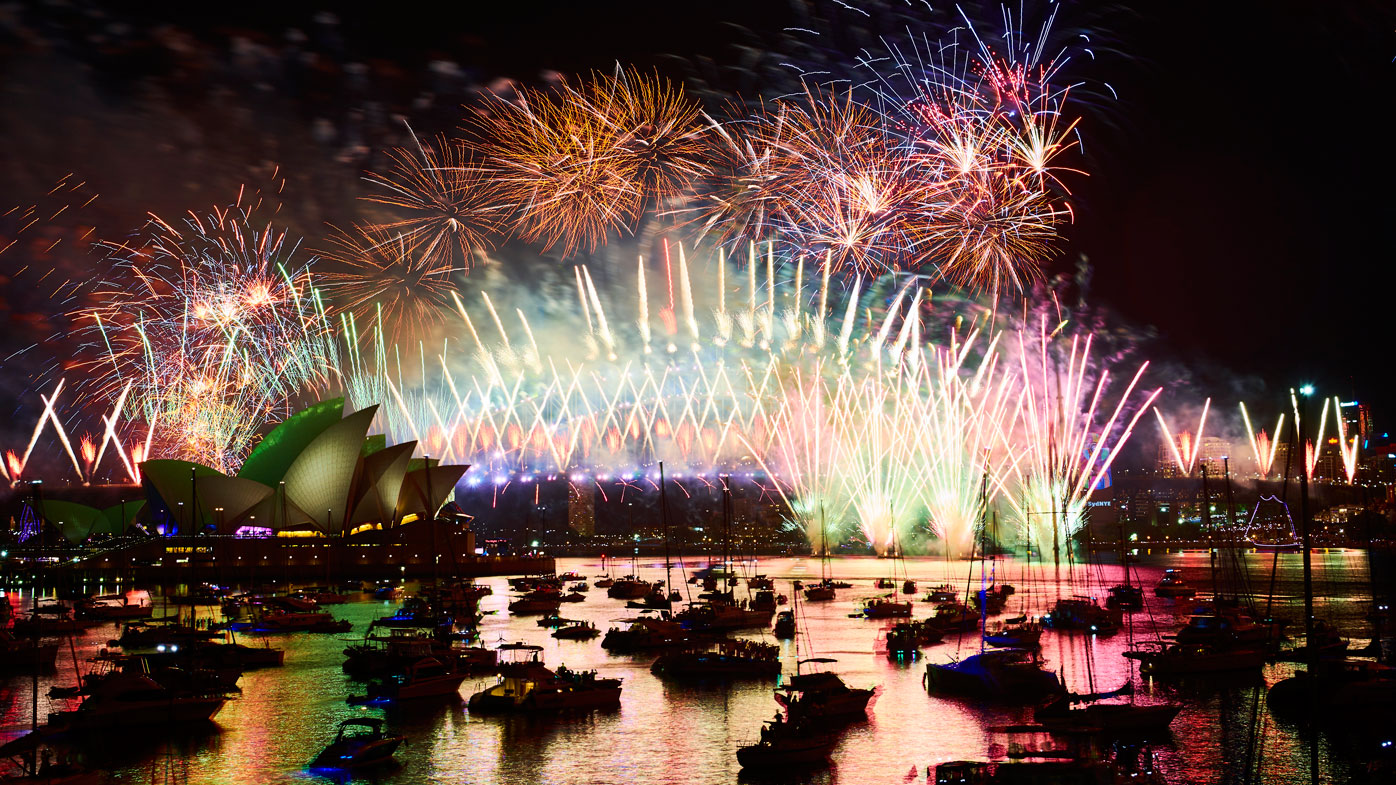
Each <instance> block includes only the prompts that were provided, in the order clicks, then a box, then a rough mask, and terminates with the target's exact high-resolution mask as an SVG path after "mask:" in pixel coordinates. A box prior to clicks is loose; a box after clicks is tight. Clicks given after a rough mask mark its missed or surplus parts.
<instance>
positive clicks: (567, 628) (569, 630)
mask: <svg viewBox="0 0 1396 785" xmlns="http://www.w3.org/2000/svg"><path fill="white" fill-rule="evenodd" d="M600 634H601V631H600V630H598V629H596V625H595V624H592V623H591V622H589V621H573V622H568V623H567V624H564V625H562V626H561V627H558V628H557V629H555V630H553V637H554V638H557V639H559V640H566V641H589V640H591V639H592V638H595V637H596V636H598V635H600Z"/></svg>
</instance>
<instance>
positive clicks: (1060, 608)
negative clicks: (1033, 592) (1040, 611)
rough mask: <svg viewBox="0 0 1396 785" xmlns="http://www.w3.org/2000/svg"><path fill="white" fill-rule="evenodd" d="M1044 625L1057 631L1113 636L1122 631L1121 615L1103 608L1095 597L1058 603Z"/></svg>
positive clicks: (1067, 599)
mask: <svg viewBox="0 0 1396 785" xmlns="http://www.w3.org/2000/svg"><path fill="white" fill-rule="evenodd" d="M1042 623H1043V624H1045V625H1046V626H1048V627H1051V628H1053V629H1057V630H1082V631H1087V632H1093V633H1096V634H1097V635H1111V634H1114V633H1115V632H1118V631H1119V629H1120V614H1119V612H1118V611H1111V610H1109V609H1107V608H1102V607H1100V605H1099V604H1098V603H1097V602H1096V600H1095V598H1094V597H1086V596H1082V595H1077V596H1075V597H1067V598H1064V599H1061V600H1058V601H1057V604H1056V605H1055V606H1053V608H1052V610H1051V612H1050V613H1048V614H1047V615H1046V616H1044V617H1042Z"/></svg>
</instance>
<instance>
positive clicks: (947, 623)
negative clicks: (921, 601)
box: [930, 602, 980, 632]
mask: <svg viewBox="0 0 1396 785" xmlns="http://www.w3.org/2000/svg"><path fill="white" fill-rule="evenodd" d="M979 619H980V616H979V611H978V610H976V609H974V608H971V607H969V606H968V605H965V604H964V603H961V602H943V603H941V604H940V605H938V606H936V612H935V614H934V615H932V616H931V619H930V621H931V623H932V624H934V625H935V626H936V627H938V628H940V629H942V630H945V631H946V632H969V631H970V630H973V629H975V628H977V627H978V626H979Z"/></svg>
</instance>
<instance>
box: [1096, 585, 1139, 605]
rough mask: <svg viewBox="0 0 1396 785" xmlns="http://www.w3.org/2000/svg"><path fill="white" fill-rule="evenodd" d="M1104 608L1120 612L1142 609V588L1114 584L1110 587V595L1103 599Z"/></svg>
mask: <svg viewBox="0 0 1396 785" xmlns="http://www.w3.org/2000/svg"><path fill="white" fill-rule="evenodd" d="M1105 607H1107V608H1118V609H1119V610H1122V611H1137V610H1140V609H1141V608H1143V607H1144V587H1143V586H1135V585H1133V584H1123V583H1120V584H1116V585H1114V586H1111V587H1110V595H1109V596H1108V597H1106V598H1105Z"/></svg>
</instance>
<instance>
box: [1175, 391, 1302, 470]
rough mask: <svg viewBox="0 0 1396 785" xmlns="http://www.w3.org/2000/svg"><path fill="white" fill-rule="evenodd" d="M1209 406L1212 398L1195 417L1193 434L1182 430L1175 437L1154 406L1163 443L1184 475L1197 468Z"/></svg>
mask: <svg viewBox="0 0 1396 785" xmlns="http://www.w3.org/2000/svg"><path fill="white" fill-rule="evenodd" d="M1211 406H1212V399H1211V398H1208V399H1207V401H1206V402H1205V403H1203V405H1202V414H1201V416H1200V417H1198V419H1197V431H1196V432H1195V434H1194V433H1193V432H1189V431H1182V432H1180V433H1178V435H1177V436H1176V437H1175V436H1174V435H1173V431H1172V430H1170V429H1169V427H1168V423H1167V422H1165V421H1164V419H1163V413H1162V412H1160V411H1159V410H1158V407H1154V416H1155V417H1157V418H1158V427H1159V430H1160V431H1161V432H1162V433H1163V440H1164V443H1166V444H1167V445H1168V449H1169V451H1170V452H1171V453H1172V455H1173V462H1174V463H1175V464H1176V465H1177V466H1178V471H1179V472H1181V473H1182V475H1183V476H1184V477H1191V476H1192V472H1193V470H1194V469H1196V468H1197V458H1198V456H1199V455H1201V454H1202V434H1203V432H1204V430H1205V429H1206V427H1207V411H1208V409H1210V408H1211ZM1273 457H1274V456H1273V455H1272V456H1271V458H1272V459H1273Z"/></svg>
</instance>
